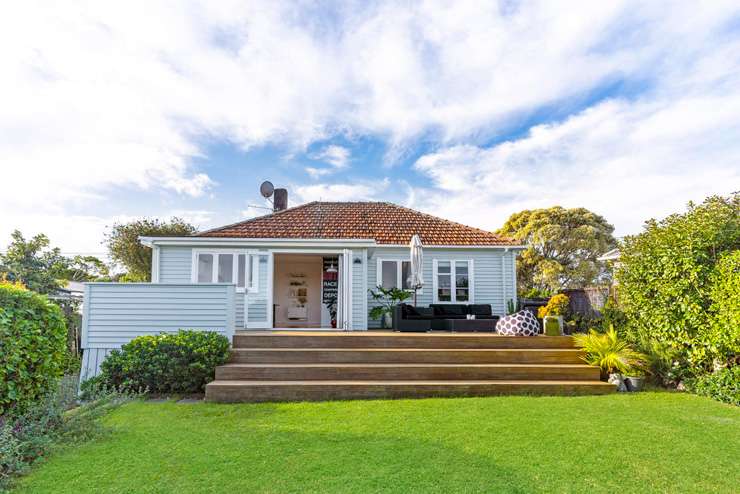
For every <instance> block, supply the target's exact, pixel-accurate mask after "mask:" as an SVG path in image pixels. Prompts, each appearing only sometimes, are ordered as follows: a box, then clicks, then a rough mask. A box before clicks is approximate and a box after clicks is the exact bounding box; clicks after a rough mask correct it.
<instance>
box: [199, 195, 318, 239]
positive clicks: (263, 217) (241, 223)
mask: <svg viewBox="0 0 740 494" xmlns="http://www.w3.org/2000/svg"><path fill="white" fill-rule="evenodd" d="M317 202H320V201H311V202H305V203H303V204H299V205H297V206H293V207H292V208H285V209H281V210H280V211H273V212H272V213H267V214H263V215H262V216H255V217H254V218H247V219H246V220H240V221H235V222H234V223H229V224H228V225H224V226H218V227H216V228H211V229H209V230H204V231H202V232H197V233H194V234H192V235H190V236H191V237H199V236H201V235H205V234H206V233H214V232H218V231H221V230H226V229H227V228H231V227H232V226H236V225H244V224H246V223H251V222H253V221H257V220H262V219H265V218H274V217H275V216H278V215H280V214H282V213H285V212H288V211H295V210H296V209H301V208H304V207H306V206H310V205H311V204H315V203H317Z"/></svg>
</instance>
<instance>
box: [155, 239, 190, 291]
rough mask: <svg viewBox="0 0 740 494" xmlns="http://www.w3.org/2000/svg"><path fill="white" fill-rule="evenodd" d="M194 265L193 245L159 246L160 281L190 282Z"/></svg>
mask: <svg viewBox="0 0 740 494" xmlns="http://www.w3.org/2000/svg"><path fill="white" fill-rule="evenodd" d="M192 265H193V249H192V247H180V246H172V245H163V246H160V247H159V283H190V281H191V271H192Z"/></svg>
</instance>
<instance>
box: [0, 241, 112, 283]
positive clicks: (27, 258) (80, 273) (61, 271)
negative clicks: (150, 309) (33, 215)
mask: <svg viewBox="0 0 740 494" xmlns="http://www.w3.org/2000/svg"><path fill="white" fill-rule="evenodd" d="M11 238H12V240H11V242H10V245H8V249H7V252H6V253H5V254H0V275H2V276H3V277H4V278H6V279H7V280H9V281H11V282H16V281H17V282H20V283H22V284H23V285H24V286H26V287H27V288H28V289H29V290H32V291H34V292H37V293H44V294H49V293H52V292H54V291H55V290H57V289H59V288H61V287H62V285H63V284H64V283H63V282H64V281H65V280H68V281H105V280H110V273H109V269H108V266H106V264H105V263H104V262H103V261H101V260H100V259H98V258H97V257H94V256H75V257H73V258H69V257H65V256H63V255H62V254H61V252H60V250H59V248H58V247H54V248H52V247H50V242H49V238H48V237H47V236H46V235H44V234H43V233H40V234H38V235H36V236H35V237H33V238H31V239H30V240H26V239H25V237H24V236H23V234H22V233H21V232H20V231H18V230H15V231H14V232H13V233H12V234H11Z"/></svg>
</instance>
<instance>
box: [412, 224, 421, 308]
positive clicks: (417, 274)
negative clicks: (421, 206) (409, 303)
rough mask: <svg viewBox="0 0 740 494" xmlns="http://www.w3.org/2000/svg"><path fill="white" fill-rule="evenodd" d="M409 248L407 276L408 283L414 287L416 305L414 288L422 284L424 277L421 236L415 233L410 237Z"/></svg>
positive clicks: (416, 288)
mask: <svg viewBox="0 0 740 494" xmlns="http://www.w3.org/2000/svg"><path fill="white" fill-rule="evenodd" d="M409 248H410V249H411V252H410V257H409V259H411V274H410V276H409V285H410V286H411V288H413V289H414V305H416V290H418V289H419V288H421V287H422V286H424V278H423V275H422V269H423V267H422V266H423V264H424V252H423V250H422V245H421V238H419V235H416V234H415V235H414V236H413V237H411V242H410V243H409Z"/></svg>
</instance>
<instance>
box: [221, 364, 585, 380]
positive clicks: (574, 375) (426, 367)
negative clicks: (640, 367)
mask: <svg viewBox="0 0 740 494" xmlns="http://www.w3.org/2000/svg"><path fill="white" fill-rule="evenodd" d="M216 379H217V380H219V381H221V380H226V381H229V380H255V381H291V380H305V381H332V380H349V381H353V380H355V381H363V380H384V381H385V380H388V381H398V380H401V381H417V380H432V381H438V380H442V381H444V380H464V381H475V380H494V379H497V380H501V379H508V380H512V379H513V380H527V381H537V380H562V381H589V380H593V381H598V380H599V369H598V368H597V367H593V366H590V365H586V364H457V363H456V364H420V363H413V364H398V363H394V364H369V363H359V364H357V363H355V364H346V363H344V364H331V363H329V364H305V363H304V364H227V365H223V366H220V367H218V368H217V369H216Z"/></svg>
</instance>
